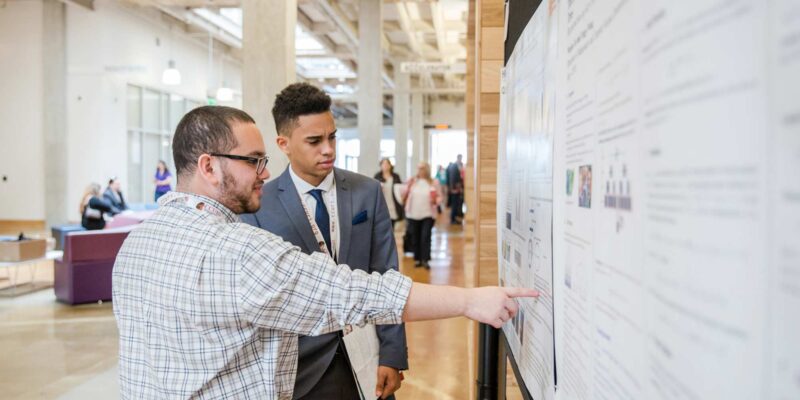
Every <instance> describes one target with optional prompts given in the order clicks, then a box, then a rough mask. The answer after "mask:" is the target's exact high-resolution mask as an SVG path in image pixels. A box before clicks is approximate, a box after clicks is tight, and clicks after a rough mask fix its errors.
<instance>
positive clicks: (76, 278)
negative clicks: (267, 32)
mask: <svg viewBox="0 0 800 400" xmlns="http://www.w3.org/2000/svg"><path fill="white" fill-rule="evenodd" d="M135 227H136V226H135V225H131V226H125V227H121V228H115V229H103V230H97V231H83V232H70V233H68V234H67V235H66V236H65V238H64V255H63V256H62V257H61V258H60V259H57V260H56V262H55V265H54V276H53V288H54V290H55V294H56V299H58V301H60V302H63V303H67V304H80V303H91V302H95V301H98V300H111V272H112V269H113V268H114V260H116V258H117V253H118V252H119V249H120V247H122V242H123V241H125V238H127V237H128V233H129V232H130V231H131V230H132V229H133V228H135Z"/></svg>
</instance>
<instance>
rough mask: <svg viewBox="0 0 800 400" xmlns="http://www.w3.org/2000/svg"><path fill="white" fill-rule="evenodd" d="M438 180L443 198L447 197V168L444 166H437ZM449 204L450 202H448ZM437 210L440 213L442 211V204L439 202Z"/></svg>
mask: <svg viewBox="0 0 800 400" xmlns="http://www.w3.org/2000/svg"><path fill="white" fill-rule="evenodd" d="M435 179H436V181H437V182H439V192H441V195H442V199H447V198H448V197H447V170H445V169H444V167H443V166H441V165H437V166H436V177H435ZM448 205H449V204H448ZM436 211H438V212H439V214H441V213H442V205H441V204H439V205H438V206H436Z"/></svg>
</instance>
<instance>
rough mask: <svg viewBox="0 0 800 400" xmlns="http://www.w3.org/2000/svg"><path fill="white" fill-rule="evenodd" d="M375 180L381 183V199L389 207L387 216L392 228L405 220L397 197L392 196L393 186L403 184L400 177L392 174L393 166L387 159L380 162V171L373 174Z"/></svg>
mask: <svg viewBox="0 0 800 400" xmlns="http://www.w3.org/2000/svg"><path fill="white" fill-rule="evenodd" d="M375 179H377V180H378V182H380V183H381V189H382V191H383V198H384V199H386V206H387V207H389V216H390V217H391V218H392V227H394V225H395V224H396V223H397V221H401V220H402V219H403V218H405V212H404V210H403V206H402V205H401V204H400V201H399V200H398V199H397V196H395V195H394V185H398V184H401V183H403V181H402V180H401V179H400V175H398V174H397V173H395V172H394V165H392V162H391V161H390V160H389V159H388V158H384V159H383V160H381V170H380V171H379V172H378V173H377V174H375Z"/></svg>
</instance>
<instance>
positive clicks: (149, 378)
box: [113, 107, 538, 399]
mask: <svg viewBox="0 0 800 400" xmlns="http://www.w3.org/2000/svg"><path fill="white" fill-rule="evenodd" d="M173 155H174V160H175V167H176V170H177V177H178V185H177V190H176V191H175V192H173V193H170V194H168V195H165V196H164V197H162V198H161V199H159V204H160V208H159V210H158V211H157V212H156V213H155V214H154V215H153V216H152V217H151V218H150V219H148V220H147V221H145V222H144V223H142V224H141V225H140V226H139V227H137V228H136V229H135V230H134V231H133V232H131V234H130V235H129V236H128V239H127V240H126V241H125V243H124V245H123V246H122V249H121V250H120V252H119V255H118V256H117V261H116V264H115V265H114V274H113V304H114V314H115V315H116V318H117V325H118V328H119V334H120V363H119V371H120V390H121V394H122V397H123V398H136V399H141V398H144V399H163V398H237V399H239V398H244V399H250V398H252V399H291V397H292V388H293V385H294V377H295V370H296V366H297V337H298V335H319V334H323V333H327V332H333V331H337V330H341V329H343V328H344V327H345V326H346V325H363V324H367V323H372V324H397V323H400V322H401V321H418V320H429V319H438V318H449V317H454V316H460V315H464V316H466V317H468V318H471V319H474V320H477V321H480V322H484V323H488V324H491V325H493V326H495V327H499V326H501V325H502V324H503V323H504V322H505V321H507V320H508V319H510V318H511V317H512V316H513V315H514V314H515V313H516V311H517V305H516V303H515V301H514V299H513V298H514V297H518V296H527V297H535V296H537V295H538V293H536V292H535V291H533V290H527V289H514V288H497V287H485V288H476V289H462V288H457V287H449V286H432V285H425V284H420V283H412V282H411V280H410V279H408V278H406V277H404V276H402V275H401V274H399V273H398V272H395V271H389V272H387V273H385V274H383V275H379V274H377V273H374V274H372V275H368V274H366V273H365V272H363V271H352V270H351V269H350V268H348V267H347V266H345V265H336V264H334V263H333V261H332V260H331V259H330V258H329V257H327V256H326V255H324V254H323V253H314V254H313V255H306V254H303V253H302V252H301V251H300V250H299V249H298V248H296V247H293V246H292V245H290V244H289V243H287V242H284V241H283V240H282V239H280V238H279V237H277V236H275V235H273V234H271V233H269V232H266V231H264V230H261V229H258V228H255V227H252V226H250V225H247V224H243V223H241V222H239V218H238V216H237V215H238V214H241V213H252V212H255V211H257V210H258V208H259V206H260V199H261V187H262V186H263V182H264V180H266V179H267V178H268V177H269V172H268V171H267V169H266V168H265V167H266V163H267V157H266V155H265V148H264V142H263V139H262V137H261V133H260V132H259V131H258V128H256V126H255V122H254V121H253V119H252V118H251V117H250V116H249V115H247V114H246V113H244V112H243V111H240V110H236V109H233V108H229V107H200V108H197V109H195V110H193V111H191V112H189V113H188V114H187V115H186V116H184V118H183V119H182V120H181V122H180V123H179V124H178V127H177V129H176V132H175V136H174V138H173ZM297 217H298V218H302V217H303V216H297Z"/></svg>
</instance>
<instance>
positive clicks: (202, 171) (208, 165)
mask: <svg viewBox="0 0 800 400" xmlns="http://www.w3.org/2000/svg"><path fill="white" fill-rule="evenodd" d="M219 168H220V165H219V161H217V160H215V159H214V157H211V156H210V155H208V154H203V155H201V156H200V157H198V158H197V175H199V176H200V178H201V179H203V181H204V182H207V183H209V184H211V185H212V186H216V185H217V184H218V183H219V179H218V178H217V176H216V174H215V171H216V170H217V169H219Z"/></svg>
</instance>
